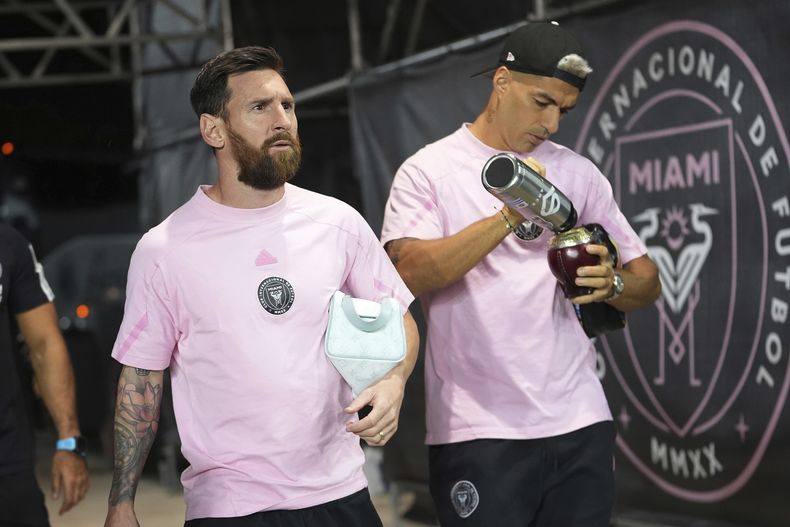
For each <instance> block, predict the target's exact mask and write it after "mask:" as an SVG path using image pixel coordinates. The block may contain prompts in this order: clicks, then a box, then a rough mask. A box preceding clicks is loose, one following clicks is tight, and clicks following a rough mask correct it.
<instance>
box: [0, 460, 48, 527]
mask: <svg viewBox="0 0 790 527" xmlns="http://www.w3.org/2000/svg"><path fill="white" fill-rule="evenodd" d="M0 525H2V526H3V527H49V516H48V515H47V507H46V505H45V504H44V495H43V494H42V493H41V489H39V488H38V482H37V481H36V477H35V475H34V474H33V471H32V470H29V471H26V472H19V473H14V474H7V475H5V476H0Z"/></svg>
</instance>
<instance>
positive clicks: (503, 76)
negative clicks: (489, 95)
mask: <svg viewBox="0 0 790 527" xmlns="http://www.w3.org/2000/svg"><path fill="white" fill-rule="evenodd" d="M512 80H513V75H512V74H511V73H510V70H509V69H507V68H506V67H505V66H500V67H498V68H497V69H496V71H495V72H494V77H493V83H494V91H496V92H497V93H503V92H504V91H505V90H507V87H508V85H509V84H510V82H511V81H512Z"/></svg>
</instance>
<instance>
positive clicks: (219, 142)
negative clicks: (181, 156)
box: [200, 113, 225, 148]
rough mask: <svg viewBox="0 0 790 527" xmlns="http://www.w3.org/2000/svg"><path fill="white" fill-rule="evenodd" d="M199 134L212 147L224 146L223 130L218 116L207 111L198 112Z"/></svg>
mask: <svg viewBox="0 0 790 527" xmlns="http://www.w3.org/2000/svg"><path fill="white" fill-rule="evenodd" d="M200 135H201V136H203V140H204V141H205V142H206V144H208V145H209V146H211V147H213V148H222V147H223V146H225V131H224V128H223V126H222V119H220V118H219V117H216V116H214V115H211V114H208V113H203V114H200Z"/></svg>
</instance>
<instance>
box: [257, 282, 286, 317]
mask: <svg viewBox="0 0 790 527" xmlns="http://www.w3.org/2000/svg"><path fill="white" fill-rule="evenodd" d="M258 301H260V303H261V305H262V306H263V309H265V310H266V311H268V312H269V313H271V314H272V315H282V314H283V313H285V312H286V311H288V310H289V309H291V306H292V305H293V303H294V288H293V287H292V286H291V284H290V283H289V282H288V280H285V279H284V278H280V277H279V276H270V277H269V278H266V279H264V280H263V281H262V282H261V284H260V285H259V286H258Z"/></svg>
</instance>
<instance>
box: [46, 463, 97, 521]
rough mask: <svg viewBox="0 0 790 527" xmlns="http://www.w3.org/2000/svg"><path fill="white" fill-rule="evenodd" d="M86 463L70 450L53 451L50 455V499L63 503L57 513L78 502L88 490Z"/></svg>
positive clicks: (61, 512)
mask: <svg viewBox="0 0 790 527" xmlns="http://www.w3.org/2000/svg"><path fill="white" fill-rule="evenodd" d="M88 486H89V478H88V465H87V463H85V459H83V458H81V457H79V456H77V455H75V454H73V453H71V452H65V451H61V452H55V455H54V456H53V457H52V499H54V500H58V499H60V496H61V494H63V503H62V504H61V506H60V512H59V514H63V513H64V512H66V511H68V510H69V509H71V508H72V507H74V506H75V505H76V504H77V503H79V502H80V501H81V500H82V498H84V497H85V494H86V493H87V492H88Z"/></svg>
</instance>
